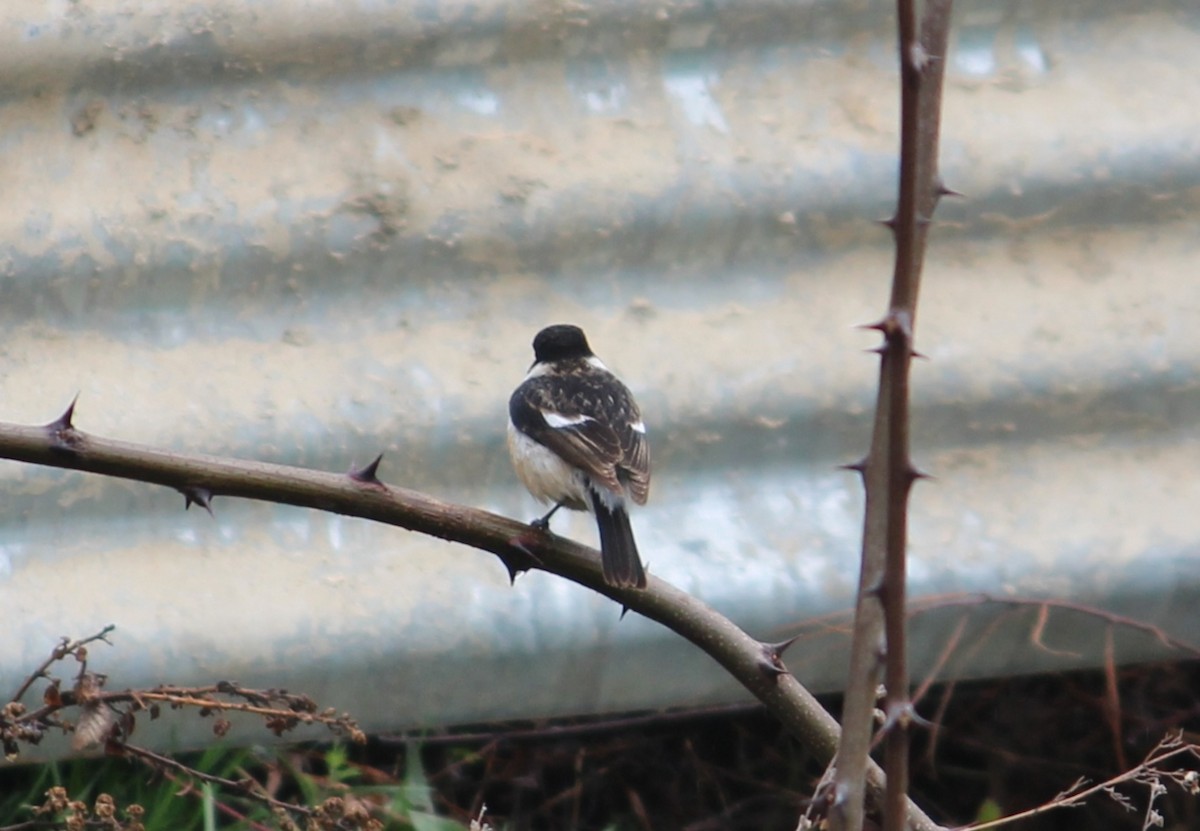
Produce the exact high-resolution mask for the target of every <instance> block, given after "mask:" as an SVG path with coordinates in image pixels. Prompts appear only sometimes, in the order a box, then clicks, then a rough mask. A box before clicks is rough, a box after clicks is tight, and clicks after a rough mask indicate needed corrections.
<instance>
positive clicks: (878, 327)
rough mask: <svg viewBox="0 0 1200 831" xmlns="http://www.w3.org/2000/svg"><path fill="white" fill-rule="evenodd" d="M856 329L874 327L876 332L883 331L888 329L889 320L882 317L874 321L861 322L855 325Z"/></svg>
mask: <svg viewBox="0 0 1200 831" xmlns="http://www.w3.org/2000/svg"><path fill="white" fill-rule="evenodd" d="M854 328H855V329H873V330H874V331H876V332H883V331H885V330H886V329H887V320H886V319H885V318H880V319H879V320H876V321H875V322H874V323H860V324H858V325H857V326H855V327H854Z"/></svg>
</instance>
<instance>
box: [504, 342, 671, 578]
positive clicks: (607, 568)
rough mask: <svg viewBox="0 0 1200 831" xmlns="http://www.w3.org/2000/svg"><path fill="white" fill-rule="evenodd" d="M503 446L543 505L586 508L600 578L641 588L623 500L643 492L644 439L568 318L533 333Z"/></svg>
mask: <svg viewBox="0 0 1200 831" xmlns="http://www.w3.org/2000/svg"><path fill="white" fill-rule="evenodd" d="M508 450H509V455H511V457H512V462H513V467H514V469H515V470H516V472H517V477H518V478H519V479H520V480H521V482H522V484H524V485H525V487H526V488H527V489H528V490H529V492H530V493H531V494H533V496H534V497H535V498H536V499H537V500H538V501H540V502H543V503H553V507H551V508H550V511H549V512H548V513H547V514H546V515H545V516H543V517H541V518H540V519H536V520H534V521H533V522H532V523H531V524H532V525H533V526H534V527H536V528H539V529H541V530H547V529H549V527H550V517H552V516H553V515H554V512H555V511H557V510H558V509H559V508H569V509H571V510H576V511H590V512H591V513H592V514H594V515H595V517H596V525H597V527H598V528H599V531H600V555H601V556H600V562H601V567H602V571H603V574H604V582H605V583H606V584H608V585H609V586H613V587H616V588H639V589H640V588H645V586H646V570H645V568H644V567H643V566H642V560H641V557H640V556H639V554H638V548H637V543H636V541H635V540H634V538H633V528H632V527H631V525H630V523H629V510H628V509H629V505H630V503H633V504H636V505H644V504H646V499H647V498H648V497H649V495H650V446H649V444H648V443H647V441H646V424H645V422H644V421H642V414H641V411H640V410H639V409H638V405H637V402H635V401H634V399H633V393H631V392H630V391H629V388H628V387H626V386H625V384H623V383H622V382H621V380H620V379H619V378H617V376H616V375H614V374H613V373H612V372H611V371H610V370H609V369H608V367H606V366H605V365H604V363H603V362H602V361H601V360H600V359H599V358H597V357H596V355H595V354H594V353H593V352H592V350H591V347H590V346H588V341H587V336H585V335H584V333H583V330H582V329H580V328H579V327H578V326H573V325H570V324H556V325H554V326H547V327H546V328H544V329H542V330H541V331H540V332H538V333H537V335H536V336H535V337H534V339H533V364H532V365H531V366H530V368H529V371H528V373H527V374H526V376H525V379H524V380H523V381H522V382H521V383H520V384H519V385H518V386H517V388H516V389H515V390H514V391H513V394H512V396H511V397H510V398H509V400H508Z"/></svg>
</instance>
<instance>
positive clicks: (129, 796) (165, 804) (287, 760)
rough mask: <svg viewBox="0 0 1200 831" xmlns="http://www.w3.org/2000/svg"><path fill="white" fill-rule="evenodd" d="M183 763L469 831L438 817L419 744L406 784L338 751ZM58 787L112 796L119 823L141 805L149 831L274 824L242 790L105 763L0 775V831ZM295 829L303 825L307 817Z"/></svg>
mask: <svg viewBox="0 0 1200 831" xmlns="http://www.w3.org/2000/svg"><path fill="white" fill-rule="evenodd" d="M179 760H180V761H182V762H183V763H185V764H187V765H189V766H190V767H192V768H194V769H196V770H199V771H201V772H204V773H207V774H211V775H214V776H219V777H222V778H224V779H230V780H235V781H236V780H239V779H242V778H244V777H245V776H246V775H247V774H253V775H254V776H255V778H256V779H258V781H260V782H261V781H264V779H265V774H266V773H267V771H268V770H271V769H273V770H274V772H276V773H278V774H281V775H282V782H283V784H282V785H281V786H280V788H279V793H278V794H277V796H278V798H281V799H286V800H287V801H289V802H294V803H298V804H301V805H305V806H308V807H316V806H319V805H321V804H322V803H323V802H324V801H325V800H326V799H329V798H330V797H335V796H336V797H340V798H342V799H344V800H346V801H347V802H350V801H352V800H359V801H361V802H362V803H364V804H369V805H370V806H371V809H372V815H373V816H374V817H376V818H377V819H380V820H382V821H383V822H384V827H385V829H387V831H409V830H410V829H412V831H464V826H463V825H461V824H459V823H457V822H454V821H452V820H449V819H446V818H444V817H439V816H438V815H437V813H436V811H435V806H434V800H433V791H432V789H431V788H430V787H429V785H428V783H427V781H426V779H425V772H424V770H423V768H422V766H421V764H420V754H419V752H418V750H417V749H416V747H415V746H413V747H411V748H410V750H409V752H408V759H407V762H408V763H407V764H406V765H405V770H406V774H405V778H404V779H390V780H389V781H385V782H383V783H380V782H378V781H375V782H368V781H366V778H365V777H364V775H363V770H362V768H361V767H360V766H359V765H357V764H356V763H354V762H352V761H351V760H350V757H349V756H348V754H347V752H346V750H345V749H344V748H342V747H340V746H333V747H330V748H327V749H325V750H323V751H307V752H298V751H295V750H287V749H279V750H277V751H275V750H272V751H254V750H247V749H230V748H221V747H214V748H210V749H209V750H207V751H205V752H204V753H200V754H193V755H189V756H183V757H179ZM56 786H60V787H63V788H65V789H66V791H67V794H68V798H69V799H71V800H78V801H81V802H84V803H85V804H87V805H88V806H89V807H90V806H92V805H94V803H95V801H96V798H97V797H98V796H100V795H101V794H108V795H110V796H111V797H112V798H113V799H114V801H115V803H116V806H117V816H118V817H122V818H123V817H125V809H126V808H128V807H129V806H130V805H134V804H136V805H140V806H141V807H142V808H143V809H144V815H143V819H142V821H143V823H144V825H145V827H146V829H147V831H160V829H170V831H215V829H218V828H220V829H239V828H247V827H249V826H250V824H251V823H252V822H253V823H261V824H262V825H264V826H268V827H274V826H275V822H274V821H273V819H272V815H271V812H270V809H269V808H267V807H266V806H264V805H262V804H261V803H259V802H256V801H254V800H251V799H249V798H247V797H246V796H245V795H243V794H241V793H239V792H236V791H234V792H229V791H226V790H223V789H222V788H221V787H220V786H218V785H213V784H209V783H203V782H194V783H187V782H186V781H185V780H184V779H183V778H182V777H179V776H177V777H176V780H174V781H172V780H171V779H169V778H167V777H165V776H163V775H161V774H158V773H156V772H154V771H152V770H150V769H149V768H147V767H145V766H144V765H142V764H140V763H138V762H136V761H134V760H129V759H118V758H107V759H77V760H71V761H65V762H54V763H49V764H45V765H29V766H21V767H11V768H8V769H5V770H0V831H3V829H5V828H8V827H10V826H16V825H20V824H22V823H24V822H27V821H29V820H30V819H32V818H33V816H34V814H33V812H32V810H31V809H32V807H33V806H37V805H41V804H42V803H43V801H44V800H45V794H46V792H47V791H48V790H49V789H50V788H53V787H56ZM59 819H62V817H59ZM298 823H299V825H300V826H301V827H303V826H304V821H303V820H302V819H299V818H298ZM60 827H63V826H60Z"/></svg>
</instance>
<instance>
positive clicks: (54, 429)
mask: <svg viewBox="0 0 1200 831" xmlns="http://www.w3.org/2000/svg"><path fill="white" fill-rule="evenodd" d="M78 401H79V393H75V397H74V398H72V399H71V403H70V404H68V405H67V409H65V410H63V414H62V415H60V416H59V417H58V418H56V419H54V421H51V422H50V423H49V424H47V425H46V432H47V433H49V434H50V440H51V441H52V442H54V447H55V449H56V450H74V449H75V446H76V445H77V444H78V443H79V438H80V436H79V433H78V431H76V429H75V424H74V420H75V404H76V403H78Z"/></svg>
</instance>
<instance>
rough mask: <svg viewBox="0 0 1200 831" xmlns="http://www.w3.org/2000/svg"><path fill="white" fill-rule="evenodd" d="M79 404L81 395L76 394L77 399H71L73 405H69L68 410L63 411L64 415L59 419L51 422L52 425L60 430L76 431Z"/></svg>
mask: <svg viewBox="0 0 1200 831" xmlns="http://www.w3.org/2000/svg"><path fill="white" fill-rule="evenodd" d="M78 403H79V393H75V397H74V398H72V399H71V403H70V404H68V405H67V409H65V410H63V414H62V415H60V416H59V417H58V418H57V419H55V420H54V421H52V422H50V423H51V425H53V426H55V427H57V428H58V429H60V430H74V429H75V424H74V419H75V405H76V404H78Z"/></svg>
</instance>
